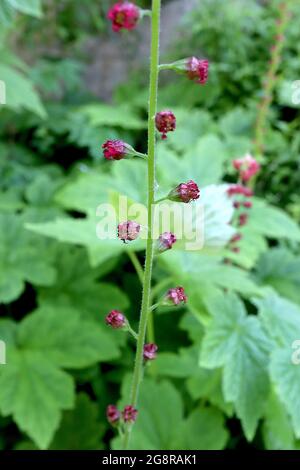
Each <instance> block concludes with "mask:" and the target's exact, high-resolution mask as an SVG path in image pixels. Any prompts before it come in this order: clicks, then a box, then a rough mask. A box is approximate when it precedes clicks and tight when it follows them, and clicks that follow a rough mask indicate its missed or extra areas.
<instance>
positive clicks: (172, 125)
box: [155, 111, 176, 139]
mask: <svg viewBox="0 0 300 470" xmlns="http://www.w3.org/2000/svg"><path fill="white" fill-rule="evenodd" d="M155 125H156V129H157V130H158V131H159V132H161V133H162V138H163V139H166V138H167V132H173V131H174V130H175V129H176V117H175V115H174V114H173V113H172V111H160V112H159V113H157V114H156V116H155Z"/></svg>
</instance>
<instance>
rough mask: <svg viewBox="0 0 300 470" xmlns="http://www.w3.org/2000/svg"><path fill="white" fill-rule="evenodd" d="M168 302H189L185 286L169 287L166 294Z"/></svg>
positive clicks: (178, 303)
mask: <svg viewBox="0 0 300 470" xmlns="http://www.w3.org/2000/svg"><path fill="white" fill-rule="evenodd" d="M165 301H166V303H168V304H173V305H180V304H185V303H186V302H187V296H186V294H185V291H184V288H183V287H174V288H173V289H169V290H168V292H167V294H166V299H165Z"/></svg>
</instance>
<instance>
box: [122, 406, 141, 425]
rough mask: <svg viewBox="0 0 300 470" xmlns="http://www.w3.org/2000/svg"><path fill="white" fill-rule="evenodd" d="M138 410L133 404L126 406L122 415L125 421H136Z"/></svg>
mask: <svg viewBox="0 0 300 470" xmlns="http://www.w3.org/2000/svg"><path fill="white" fill-rule="evenodd" d="M137 414H138V410H137V409H136V408H134V407H133V406H131V405H127V406H125V408H124V410H123V412H122V415H123V419H124V421H125V423H134V421H136V418H137Z"/></svg>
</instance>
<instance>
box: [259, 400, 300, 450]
mask: <svg viewBox="0 0 300 470" xmlns="http://www.w3.org/2000/svg"><path fill="white" fill-rule="evenodd" d="M263 437H264V442H265V445H266V448H267V449H268V450H293V449H294V442H295V438H294V433H293V429H292V426H291V420H290V418H289V416H288V414H287V412H286V410H285V408H284V406H283V405H282V403H281V402H280V401H279V399H278V397H277V396H276V394H275V392H274V391H273V392H272V393H271V395H270V397H269V400H268V402H267V406H266V411H265V420H264V425H263Z"/></svg>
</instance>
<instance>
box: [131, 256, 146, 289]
mask: <svg viewBox="0 0 300 470" xmlns="http://www.w3.org/2000/svg"><path fill="white" fill-rule="evenodd" d="M127 253H128V257H129V258H130V261H131V262H132V264H133V266H134V269H135V270H136V273H137V275H138V278H139V280H140V281H141V284H142V285H143V282H144V270H143V268H142V265H141V263H140V262H139V259H138V257H137V255H136V254H135V252H134V251H131V250H128V251H127Z"/></svg>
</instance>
